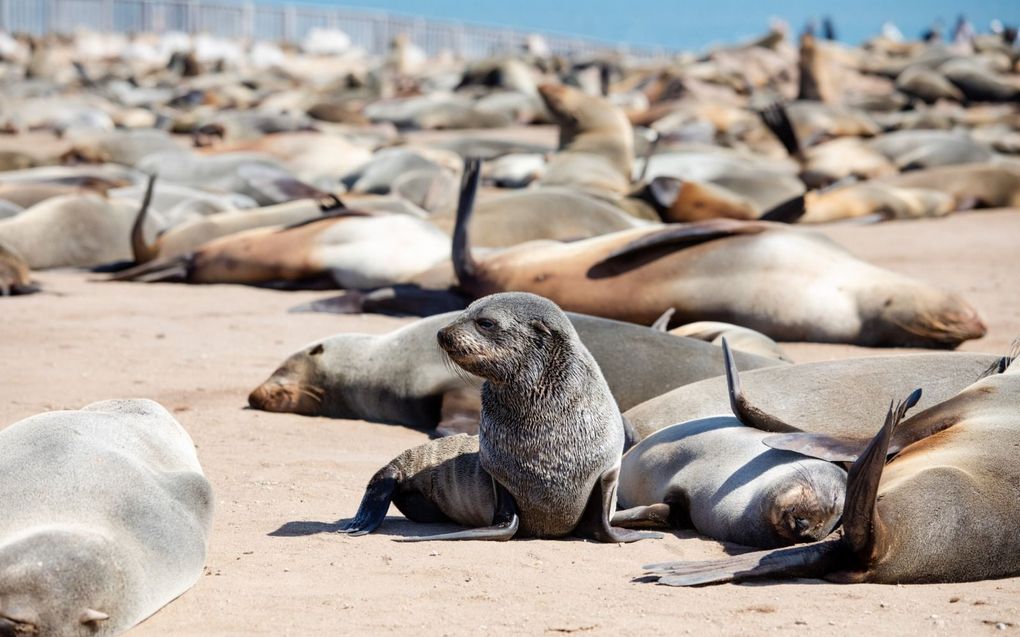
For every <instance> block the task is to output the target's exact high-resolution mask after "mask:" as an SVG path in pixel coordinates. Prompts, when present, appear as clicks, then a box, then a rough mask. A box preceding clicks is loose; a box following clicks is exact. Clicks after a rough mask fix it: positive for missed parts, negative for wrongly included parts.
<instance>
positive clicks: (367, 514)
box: [339, 464, 401, 536]
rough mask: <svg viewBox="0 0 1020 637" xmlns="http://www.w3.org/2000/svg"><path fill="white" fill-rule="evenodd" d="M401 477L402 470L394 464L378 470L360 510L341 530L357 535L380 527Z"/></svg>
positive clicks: (369, 483)
mask: <svg viewBox="0 0 1020 637" xmlns="http://www.w3.org/2000/svg"><path fill="white" fill-rule="evenodd" d="M400 478H401V472H400V470H399V469H397V468H396V467H394V466H393V465H392V464H388V465H386V466H385V467H383V468H382V469H380V470H379V471H377V472H376V474H375V475H374V476H372V479H371V480H369V481H368V487H367V488H366V489H365V495H364V496H362V498H361V504H360V505H359V506H358V512H357V513H355V514H354V517H353V518H351V519H350V520H348V521H347V522H346V523H345V524H344V525H343V526H342V527H341V528H340V530H339V532H340V533H346V534H347V535H354V536H357V535H366V534H368V533H371V532H372V531H374V530H376V529H377V528H379V525H380V524H382V521H383V519H385V518H386V512H387V511H389V509H390V503H391V502H392V501H393V495H394V493H396V490H397V484H398V483H399V482H400Z"/></svg>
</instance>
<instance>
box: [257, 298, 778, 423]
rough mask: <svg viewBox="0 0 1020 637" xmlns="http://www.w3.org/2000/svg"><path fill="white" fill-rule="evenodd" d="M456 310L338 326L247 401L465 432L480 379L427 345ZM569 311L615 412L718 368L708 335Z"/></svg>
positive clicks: (750, 363)
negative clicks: (391, 326) (376, 327)
mask: <svg viewBox="0 0 1020 637" xmlns="http://www.w3.org/2000/svg"><path fill="white" fill-rule="evenodd" d="M456 316H457V313H455V312H450V313H446V314H439V315H437V316H432V317H429V318H425V319H421V320H419V321H415V322H414V323H411V324H410V325H407V326H405V327H402V328H400V329H398V330H395V331H393V332H390V333H388V334H382V335H369V334H337V335H336V336H331V337H329V338H327V339H324V340H321V341H318V342H315V343H312V344H310V345H307V346H306V347H303V348H302V349H301V350H300V351H298V352H296V353H294V354H292V355H291V356H290V357H288V358H287V360H285V361H284V362H283V363H282V364H281V365H280V366H279V368H278V369H277V370H276V371H275V372H273V374H272V375H271V376H270V377H269V378H268V379H267V380H266V381H265V382H263V383H262V384H261V385H259V386H258V387H257V388H256V389H255V390H254V391H252V392H251V395H250V396H249V397H248V403H249V404H250V405H251V406H252V407H254V408H256V409H263V410H266V411H274V412H288V413H298V414H304V415H308V416H327V417H331V418H352V419H363V420H370V421H374V422H392V423H398V424H403V425H408V426H411V427H420V428H426V429H431V428H433V427H437V426H438V427H439V430H438V433H447V432H449V431H467V432H470V433H474V432H476V431H477V427H478V411H479V409H480V404H479V387H480V386H481V383H482V380H481V379H480V378H477V377H473V376H470V375H468V374H465V373H464V372H462V371H460V372H458V371H457V370H454V369H451V367H450V365H449V361H447V360H446V357H445V356H444V355H443V353H442V351H441V350H440V349H439V347H438V346H437V345H436V332H438V331H439V329H440V328H442V327H443V326H444V325H447V324H448V323H449V322H450V321H451V320H453V318H454V317H456ZM568 317H569V318H570V321H571V322H572V323H573V325H574V329H576V330H577V333H578V335H579V336H580V337H581V341H582V342H583V343H584V345H585V347H587V348H588V350H589V351H590V352H591V353H592V355H593V356H594V357H595V360H596V361H597V362H598V364H599V367H600V368H601V370H602V373H603V375H604V376H605V379H606V382H608V383H609V388H610V390H611V391H612V392H613V396H614V397H615V398H616V402H617V404H618V405H619V407H620V409H621V410H624V409H629V408H631V407H633V406H634V405H637V404H639V403H642V402H644V401H646V400H648V399H650V398H653V397H655V396H658V395H659V394H662V393H664V392H667V391H669V390H671V389H673V388H674V387H680V386H682V385H686V384H688V383H693V382H695V381H698V380H702V379H705V378H711V377H714V376H718V375H720V374H722V373H723V358H722V352H721V350H720V349H719V348H718V347H715V346H712V345H709V344H707V343H702V342H699V341H696V340H694V339H690V338H683V337H678V336H672V335H669V334H663V333H662V332H658V331H656V330H652V329H649V328H647V327H641V326H638V325H633V324H630V323H619V322H617V321H611V320H608V319H602V318H597V317H594V316H585V315H583V314H568ZM737 360H738V361H739V362H740V365H741V367H743V368H745V369H756V368H760V367H766V366H771V365H776V364H777V361H775V360H770V359H767V358H761V357H758V356H753V355H744V354H740V353H738V354H737ZM674 422H675V421H674Z"/></svg>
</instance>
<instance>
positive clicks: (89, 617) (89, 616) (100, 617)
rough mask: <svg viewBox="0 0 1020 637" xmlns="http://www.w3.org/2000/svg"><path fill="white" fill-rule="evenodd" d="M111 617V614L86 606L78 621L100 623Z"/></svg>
mask: <svg viewBox="0 0 1020 637" xmlns="http://www.w3.org/2000/svg"><path fill="white" fill-rule="evenodd" d="M107 619H110V616H109V615H107V614H106V613H104V612H102V611H98V610H96V609H94V608H86V609H85V610H83V611H82V612H81V615H79V616H78V621H79V622H81V623H82V624H98V623H99V622H104V621H106V620H107Z"/></svg>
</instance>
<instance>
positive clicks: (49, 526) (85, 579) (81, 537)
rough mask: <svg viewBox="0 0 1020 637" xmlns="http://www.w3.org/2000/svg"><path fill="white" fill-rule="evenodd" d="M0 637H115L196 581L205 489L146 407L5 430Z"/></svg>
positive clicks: (206, 513) (131, 404)
mask: <svg viewBox="0 0 1020 637" xmlns="http://www.w3.org/2000/svg"><path fill="white" fill-rule="evenodd" d="M0 448H2V449H3V460H2V462H0V497H2V498H3V500H4V501H5V502H16V503H18V506H12V507H8V510H7V512H6V513H5V514H4V516H3V520H2V521H0V633H2V634H4V635H36V634H38V635H53V636H59V637H71V636H77V635H116V634H120V633H122V632H124V631H125V630H127V629H128V628H130V627H132V626H134V625H135V624H137V623H139V622H141V621H142V620H143V619H145V618H146V617H148V616H149V615H152V614H153V613H155V612H156V611H157V610H159V609H160V608H161V607H162V606H164V605H166V604H168V603H169V602H170V601H172V600H173V599H174V598H176V597H177V596H179V595H181V594H182V593H184V592H185V591H187V590H188V589H189V588H191V586H192V585H193V584H194V583H195V582H196V581H197V580H198V578H199V576H201V574H202V567H203V565H204V563H205V556H206V547H207V543H208V538H209V531H210V526H211V521H212V507H213V498H212V491H211V488H210V486H209V482H208V481H207V480H206V479H205V476H204V475H203V473H202V468H201V466H200V465H199V463H198V458H197V457H196V455H195V447H194V444H193V443H192V441H191V438H190V437H189V436H188V434H187V432H185V431H184V429H183V428H182V427H181V426H180V425H179V424H178V423H177V421H176V420H174V418H173V416H171V415H170V413H169V412H167V411H166V410H165V409H163V407H161V406H160V405H158V404H157V403H154V402H152V401H149V400H108V401H103V402H99V403H93V404H91V405H89V406H87V407H85V408H83V409H80V410H76V411H55V412H49V413H44V414H39V415H36V416H32V417H30V418H26V419H25V420H22V421H20V422H17V423H14V424H13V425H11V426H9V427H7V428H6V429H4V430H3V431H2V432H0Z"/></svg>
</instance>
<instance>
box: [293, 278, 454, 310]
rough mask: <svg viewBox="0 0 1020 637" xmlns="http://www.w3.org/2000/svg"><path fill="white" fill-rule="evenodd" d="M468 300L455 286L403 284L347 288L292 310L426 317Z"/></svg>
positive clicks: (452, 308)
mask: <svg viewBox="0 0 1020 637" xmlns="http://www.w3.org/2000/svg"><path fill="white" fill-rule="evenodd" d="M468 304H469V302H468V299H467V298H466V297H464V296H463V295H462V294H460V293H458V292H455V291H453V290H432V289H428V288H422V287H419V286H417V285H409V284H400V285H393V286H388V287H384V288H377V289H374V290H347V291H346V292H344V293H342V294H340V295H338V296H331V297H328V298H324V299H317V300H315V301H311V302H309V303H304V304H302V305H298V306H295V307H293V308H291V309H290V310H289V311H290V312H324V313H327V314H385V315H388V316H422V317H424V316H435V315H436V314H443V313H445V312H455V311H459V310H463V309H464V308H466V307H467V306H468Z"/></svg>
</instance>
